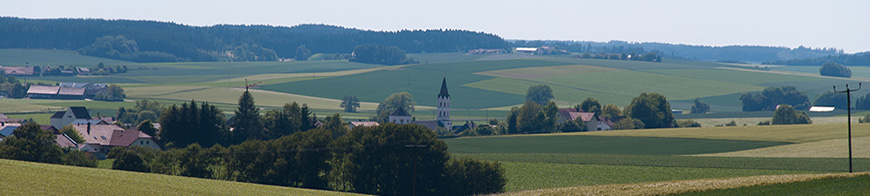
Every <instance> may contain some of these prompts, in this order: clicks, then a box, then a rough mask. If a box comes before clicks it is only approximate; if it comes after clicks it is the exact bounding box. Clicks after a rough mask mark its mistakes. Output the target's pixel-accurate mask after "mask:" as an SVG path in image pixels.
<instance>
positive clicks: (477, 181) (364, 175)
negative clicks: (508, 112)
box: [109, 118, 506, 195]
mask: <svg viewBox="0 0 870 196" xmlns="http://www.w3.org/2000/svg"><path fill="white" fill-rule="evenodd" d="M335 120H336V122H338V123H335V124H339V125H341V126H328V125H324V126H322V127H320V128H316V129H311V130H308V131H302V132H296V133H294V134H291V135H287V136H283V137H280V138H277V139H272V140H247V141H245V142H243V143H240V144H237V145H232V146H229V147H223V146H221V145H214V146H212V147H210V148H203V147H201V146H199V145H198V144H195V143H194V144H190V145H188V146H187V147H185V148H174V149H169V150H166V151H162V152H161V151H155V150H151V149H147V148H115V149H112V151H111V152H110V155H109V157H111V158H114V159H115V163H114V164H113V166H112V167H113V168H115V169H122V170H129V171H140V172H153V173H161V174H169V175H180V176H190V177H199V178H213V179H220V180H232V181H239V182H252V183H260V184H270V185H280V186H294V187H305V188H316V189H331V190H339V191H349V192H358V193H366V194H376V195H414V193H413V191H415V190H414V189H415V188H414V187H415V185H414V183H416V194H417V195H473V194H487V193H496V192H501V191H504V186H505V184H506V179H505V176H504V175H505V174H504V172H505V171H504V169H502V167H501V165H500V164H499V163H497V162H489V161H479V160H475V159H471V158H452V157H451V156H450V154H449V152H448V151H447V145H446V144H445V143H444V142H443V141H441V140H438V139H437V138H436V135H435V133H434V132H432V131H430V130H428V129H426V128H425V127H422V126H419V125H397V124H393V123H388V124H385V125H381V126H375V127H358V128H355V129H353V130H352V131H350V132H347V134H344V133H343V131H342V129H346V128H345V127H344V124H343V123H341V122H340V121H341V120H340V118H335ZM336 129H338V130H336ZM408 145H411V146H410V147H408ZM415 167H416V168H415ZM415 170H416V172H415ZM415 175H416V176H415Z"/></svg>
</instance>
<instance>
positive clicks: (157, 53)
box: [0, 17, 510, 62]
mask: <svg viewBox="0 0 870 196" xmlns="http://www.w3.org/2000/svg"><path fill="white" fill-rule="evenodd" d="M0 35H3V36H0V48H39V49H64V50H77V51H79V52H80V53H82V54H84V55H90V56H97V57H106V58H112V59H120V60H129V61H135V62H165V61H264V60H265V61H271V60H277V59H279V58H284V59H291V58H295V57H296V50H297V48H298V47H299V46H301V45H304V47H306V48H307V49H308V50H310V51H311V52H313V53H351V52H352V51H353V50H354V47H356V46H358V45H363V44H377V45H383V46H396V47H398V48H400V49H402V50H404V51H406V52H409V53H422V52H465V51H467V50H468V49H478V48H487V49H510V44H509V43H507V42H506V41H505V40H504V39H502V38H501V37H498V36H496V35H493V34H488V33H482V32H472V31H465V30H402V31H396V32H389V31H368V30H359V29H350V28H343V27H338V26H329V25H316V24H306V25H298V26H293V27H276V26H265V25H215V26H209V27H197V26H188V25H182V24H176V23H169V22H156V21H133V20H103V19H24V18H15V17H0Z"/></svg>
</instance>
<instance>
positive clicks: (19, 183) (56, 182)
mask: <svg viewBox="0 0 870 196" xmlns="http://www.w3.org/2000/svg"><path fill="white" fill-rule="evenodd" d="M0 176H2V177H0V190H2V193H0V194H2V195H350V193H342V192H330V191H321V190H311V189H298V188H288V187H279V186H267V185H259V184H250V183H240V182H230V181H220V180H209V179H200V178H189V177H180V176H168V175H159V174H150V173H138V172H127V171H118V170H107V169H96V168H84V167H71V166H63V165H51V164H43V163H32V162H23V161H13V160H6V159H0Z"/></svg>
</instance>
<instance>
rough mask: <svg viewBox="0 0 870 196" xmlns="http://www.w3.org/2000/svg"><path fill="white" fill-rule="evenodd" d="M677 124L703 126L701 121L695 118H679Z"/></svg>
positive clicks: (681, 125)
mask: <svg viewBox="0 0 870 196" xmlns="http://www.w3.org/2000/svg"><path fill="white" fill-rule="evenodd" d="M677 126H679V127H701V123H699V122H696V121H694V120H678V121H677Z"/></svg>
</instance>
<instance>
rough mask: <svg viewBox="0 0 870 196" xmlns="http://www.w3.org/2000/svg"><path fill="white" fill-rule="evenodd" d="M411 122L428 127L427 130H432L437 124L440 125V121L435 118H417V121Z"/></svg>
mask: <svg viewBox="0 0 870 196" xmlns="http://www.w3.org/2000/svg"><path fill="white" fill-rule="evenodd" d="M411 124H415V125H422V126H424V127H426V128H429V130H432V131H434V130H435V129H437V128H438V127H439V126H441V123H440V121H435V120H425V121H419V120H418V121H414V122H411Z"/></svg>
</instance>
